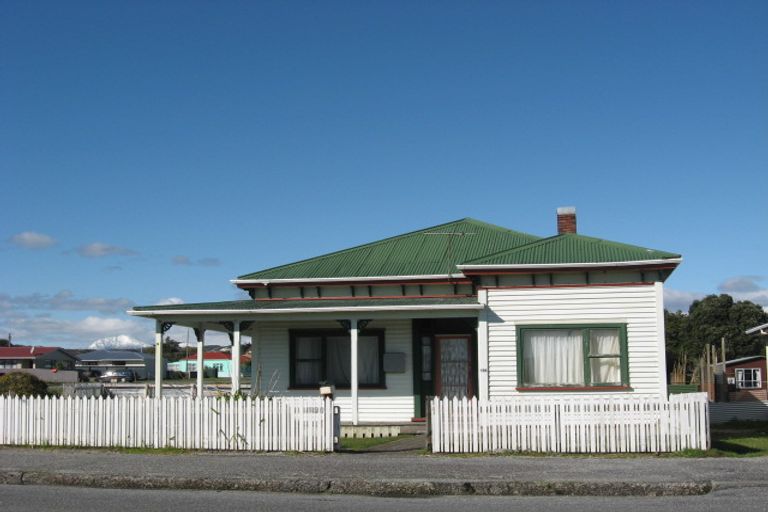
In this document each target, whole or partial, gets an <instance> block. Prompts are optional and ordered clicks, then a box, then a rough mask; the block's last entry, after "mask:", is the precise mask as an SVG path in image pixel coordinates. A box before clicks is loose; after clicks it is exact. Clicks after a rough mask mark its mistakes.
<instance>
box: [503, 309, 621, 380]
mask: <svg viewBox="0 0 768 512" xmlns="http://www.w3.org/2000/svg"><path fill="white" fill-rule="evenodd" d="M598 329H617V330H618V332H619V348H620V352H621V353H620V354H618V357H619V358H620V360H619V368H620V374H621V384H620V386H617V384H616V383H605V384H600V383H598V384H592V367H591V364H590V362H591V360H592V359H600V358H615V357H617V355H616V354H600V355H595V356H593V355H591V353H590V331H592V330H598ZM535 330H569V331H581V341H582V350H583V358H584V383H583V385H582V386H580V387H575V386H556V387H553V386H542V387H541V388H542V390H547V391H552V390H555V389H556V388H558V387H562V388H563V389H564V390H568V391H575V390H578V389H580V388H582V387H583V389H585V390H600V389H601V388H604V389H611V390H615V389H616V388H617V387H619V388H622V389H623V388H626V389H631V388H630V383H629V351H628V345H627V324H625V323H613V324H602V323H600V324H531V325H518V326H517V329H516V331H517V338H516V343H517V387H518V389H524V390H526V391H534V390H536V389H537V386H530V385H528V384H526V383H524V382H523V375H524V353H523V345H524V344H523V336H524V334H525V332H526V331H535Z"/></svg>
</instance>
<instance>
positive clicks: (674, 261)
mask: <svg viewBox="0 0 768 512" xmlns="http://www.w3.org/2000/svg"><path fill="white" fill-rule="evenodd" d="M682 261H683V259H682V258H667V259H656V260H638V261H610V262H603V263H525V264H519V263H516V264H496V265H456V267H457V268H458V269H460V270H462V271H464V270H469V271H472V270H495V269H498V270H526V269H531V270H546V269H565V268H622V267H643V266H658V265H675V266H677V265H679V264H680V263H681V262H682Z"/></svg>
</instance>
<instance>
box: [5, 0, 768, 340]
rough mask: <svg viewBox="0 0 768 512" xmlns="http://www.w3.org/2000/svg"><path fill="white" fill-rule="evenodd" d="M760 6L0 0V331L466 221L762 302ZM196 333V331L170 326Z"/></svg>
mask: <svg viewBox="0 0 768 512" xmlns="http://www.w3.org/2000/svg"><path fill="white" fill-rule="evenodd" d="M766 26H768V3H766V2H764V1H741V2H706V1H703V2H702V1H697V2H586V1H585V2H556V1H547V2H403V3H398V2H322V3H318V2H275V3H266V2H226V3H216V2H186V1H185V2H128V3H126V2H66V3H64V2H3V3H2V5H0V48H2V50H0V77H1V79H0V113H1V114H0V172H1V173H2V183H3V185H4V186H3V192H4V193H3V194H2V204H3V208H2V210H3V215H2V222H0V268H2V269H3V270H2V271H0V276H1V278H0V333H2V335H4V334H5V333H6V332H12V333H13V336H14V341H16V342H19V343H28V344H32V343H38V344H54V345H63V346H70V347H73V346H87V345H88V344H89V343H91V342H92V341H94V340H96V339H99V338H103V337H108V336H116V335H127V336H131V337H133V338H136V339H139V340H141V341H144V342H149V341H151V330H152V327H153V326H152V325H151V322H149V321H146V320H139V319H132V318H130V317H128V316H127V315H126V314H125V313H124V311H125V309H127V308H128V307H130V306H131V305H132V304H152V303H158V302H162V301H168V300H183V301H185V302H195V301H204V300H228V299H234V298H239V297H241V295H240V293H238V292H237V290H236V289H234V288H233V287H232V286H231V285H230V284H229V282H228V280H229V279H231V278H233V277H235V276H237V275H239V274H244V273H247V272H252V271H255V270H258V269H261V268H264V267H269V266H272V265H277V264H281V263H286V262H289V261H293V260H297V259H300V258H304V257H308V256H313V255H317V254H321V253H324V252H328V251H331V250H336V249H340V248H344V247H348V246H351V245H354V244H359V243H364V242H367V241H372V240H376V239H378V238H382V237H386V236H390V235H394V234H398V233H401V232H404V231H408V230H413V229H418V228H421V227H426V226H430V225H433V224H438V223H442V222H446V221H450V220H454V219H457V218H461V217H467V216H469V217H475V218H479V219H481V220H485V221H488V222H492V223H496V224H500V225H503V226H506V227H510V228H513V229H518V230H521V231H526V232H530V233H534V234H537V235H550V234H553V233H554V231H555V209H556V208H557V207H558V206H565V205H573V206H576V207H577V209H578V219H579V231H580V232H581V233H584V234H588V235H592V236H597V237H601V238H607V239H611V240H617V241H622V242H627V243H634V244H638V245H643V246H648V247H653V248H658V249H663V250H668V251H674V252H679V253H681V254H683V257H684V263H683V264H682V265H681V267H680V268H679V269H678V270H677V271H676V272H675V273H674V274H673V276H672V277H671V278H670V279H669V280H668V281H667V285H666V287H667V300H668V304H669V305H670V306H672V307H673V308H678V307H682V308H686V307H687V304H688V303H690V301H691V300H692V299H694V298H696V297H700V296H702V295H703V294H708V293H719V292H729V293H732V294H734V295H735V296H737V297H739V298H745V299H751V300H754V301H756V302H760V303H761V304H763V305H764V306H768V268H767V267H766V254H768V237H766V221H768V207H767V206H766V201H765V192H766V189H767V187H766V185H768V57H766V56H767V55H768V30H766V29H765V27H766ZM174 335H175V336H178V337H184V335H185V334H184V333H182V332H176V333H175V334H174Z"/></svg>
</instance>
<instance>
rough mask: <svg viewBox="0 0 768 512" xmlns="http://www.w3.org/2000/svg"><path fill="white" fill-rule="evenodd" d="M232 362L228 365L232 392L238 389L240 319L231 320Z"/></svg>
mask: <svg viewBox="0 0 768 512" xmlns="http://www.w3.org/2000/svg"><path fill="white" fill-rule="evenodd" d="M232 323H233V325H234V327H233V329H232V364H231V365H230V371H231V377H232V394H233V395H235V394H237V392H238V391H240V321H239V320H235V321H234V322H232Z"/></svg>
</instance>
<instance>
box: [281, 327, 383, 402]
mask: <svg viewBox="0 0 768 512" xmlns="http://www.w3.org/2000/svg"><path fill="white" fill-rule="evenodd" d="M290 339H291V348H290V350H291V378H290V382H291V387H295V388H316V387H318V386H320V385H321V384H333V385H334V386H336V387H337V388H348V387H350V377H351V359H352V358H351V350H352V343H351V338H350V336H349V333H347V332H345V331H336V330H313V331H304V330H301V331H300V330H292V331H290ZM383 353H384V331H380V330H378V331H373V330H370V331H363V332H361V333H360V334H359V335H358V338H357V377H358V386H359V387H361V388H364V387H382V386H384V371H383V368H382V354H383Z"/></svg>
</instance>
